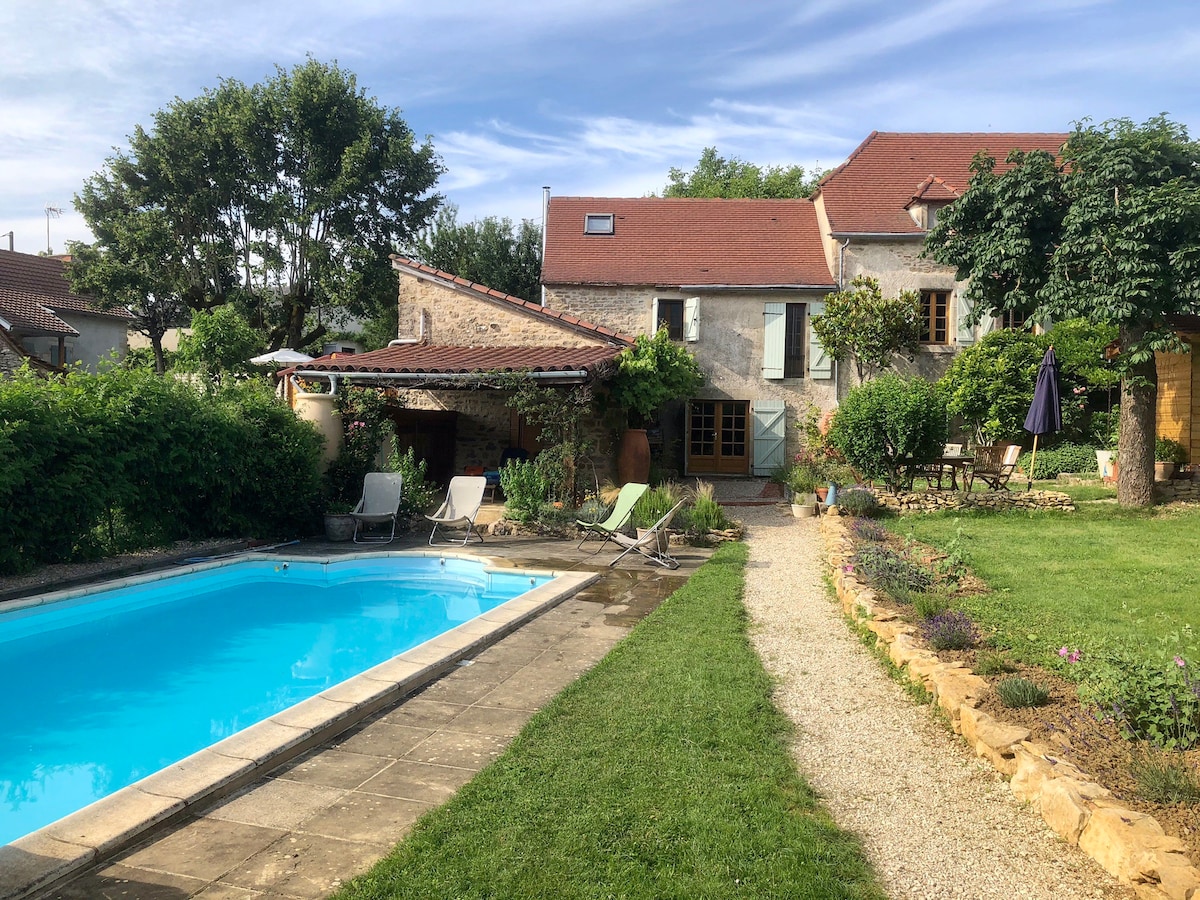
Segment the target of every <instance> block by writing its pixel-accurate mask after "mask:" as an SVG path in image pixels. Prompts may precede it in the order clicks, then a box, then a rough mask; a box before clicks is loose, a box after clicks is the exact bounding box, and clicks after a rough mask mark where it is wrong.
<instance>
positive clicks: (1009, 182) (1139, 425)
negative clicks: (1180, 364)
mask: <svg viewBox="0 0 1200 900" xmlns="http://www.w3.org/2000/svg"><path fill="white" fill-rule="evenodd" d="M1006 162H1007V163H1008V164H1009V168H1007V169H1006V170H1004V171H1002V172H997V170H996V161H995V160H994V159H992V158H990V157H987V156H983V155H981V156H979V157H977V158H976V160H975V161H974V163H973V175H972V178H971V182H970V186H969V187H968V189H967V191H966V193H965V194H964V195H963V196H962V197H961V198H960V199H959V200H957V201H956V202H955V203H954V204H953V205H952V206H951V207H950V208H949V209H947V210H946V211H944V212H943V213H942V215H941V216H939V219H938V224H937V226H936V227H935V228H934V229H933V230H932V231H931V232H930V234H929V236H928V238H927V242H926V246H927V251H926V252H928V253H929V254H930V255H932V256H933V257H934V258H935V259H937V260H938V261H939V262H942V263H945V264H948V265H952V266H955V267H956V268H957V270H958V277H959V278H960V279H966V278H969V279H970V285H969V287H968V288H967V291H966V296H967V298H968V300H970V301H971V302H972V303H973V311H974V315H975V316H976V317H980V316H982V315H991V314H994V313H996V312H997V311H1000V310H1006V309H1011V310H1019V311H1023V312H1031V313H1033V314H1034V315H1035V316H1036V317H1039V318H1044V317H1047V316H1049V317H1053V318H1055V319H1064V318H1074V317H1080V318H1086V319H1088V320H1089V321H1091V322H1094V323H1097V324H1108V325H1114V326H1116V327H1117V330H1118V345H1119V349H1120V353H1119V356H1118V358H1117V364H1118V367H1119V370H1120V372H1121V375H1122V381H1121V428H1120V443H1119V444H1118V450H1119V453H1120V461H1121V465H1120V468H1119V480H1118V484H1117V498H1118V500H1119V501H1120V502H1121V503H1122V504H1124V505H1131V506H1147V505H1149V504H1150V503H1152V502H1153V498H1152V486H1153V477H1154V439H1155V431H1154V428H1155V403H1156V399H1157V394H1158V373H1157V370H1156V368H1155V361H1154V354H1155V352H1156V351H1171V350H1178V349H1180V347H1181V345H1180V341H1179V338H1178V336H1177V335H1176V333H1175V331H1174V329H1173V328H1172V326H1171V323H1170V317H1171V316H1173V315H1176V314H1180V313H1196V312H1198V311H1200V145H1198V144H1196V143H1195V142H1193V141H1191V140H1189V138H1188V135H1187V130H1186V129H1185V128H1184V127H1183V126H1182V125H1179V124H1177V123H1174V122H1171V121H1169V120H1168V119H1167V118H1166V117H1164V116H1158V117H1155V118H1152V119H1150V120H1148V121H1147V122H1145V123H1144V124H1142V125H1137V124H1134V123H1133V122H1131V121H1130V120H1128V119H1117V120H1113V121H1110V122H1106V123H1104V124H1103V125H1100V126H1093V125H1089V124H1087V123H1080V124H1078V125H1076V127H1075V129H1074V131H1073V132H1072V133H1071V135H1070V137H1068V139H1067V142H1066V143H1065V144H1064V145H1063V148H1062V152H1061V153H1060V155H1059V157H1058V158H1054V157H1052V156H1050V154H1048V153H1046V152H1044V151H1031V152H1029V153H1021V152H1019V151H1014V152H1013V153H1011V154H1009V156H1008V158H1007V160H1006Z"/></svg>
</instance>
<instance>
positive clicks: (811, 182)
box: [663, 147, 825, 200]
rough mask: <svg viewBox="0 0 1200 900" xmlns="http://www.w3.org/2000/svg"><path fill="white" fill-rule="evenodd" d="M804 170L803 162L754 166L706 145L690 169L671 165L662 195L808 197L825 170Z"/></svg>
mask: <svg viewBox="0 0 1200 900" xmlns="http://www.w3.org/2000/svg"><path fill="white" fill-rule="evenodd" d="M806 174H807V173H806V172H805V171H804V167H803V166H757V165H755V164H754V163H748V162H745V161H743V160H740V159H738V158H737V157H736V156H733V157H730V158H729V159H726V158H725V157H723V156H718V155H717V148H716V147H705V148H704V151H703V152H702V153H701V154H700V161H699V162H697V163H696V167H695V168H694V169H692V170H691V171H690V172H689V171H685V170H683V169H676V168H672V169H671V171H670V175H669V177H670V183H669V184H668V185H667V186H666V187H665V188H664V189H663V196H664V197H719V198H724V199H745V198H763V199H768V200H787V199H791V198H796V197H807V196H808V195H809V194H811V193H812V192H813V191H814V190H815V189H816V187H817V182H818V181H820V180H821V178H822V176H823V175H824V174H825V173H824V172H814V173H813V174H812V175H811V176H809V177H805V176H806Z"/></svg>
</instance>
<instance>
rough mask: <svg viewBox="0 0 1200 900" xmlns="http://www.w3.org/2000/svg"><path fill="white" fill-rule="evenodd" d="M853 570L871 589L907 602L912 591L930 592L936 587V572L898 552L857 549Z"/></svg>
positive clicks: (880, 548)
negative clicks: (931, 588) (856, 571)
mask: <svg viewBox="0 0 1200 900" xmlns="http://www.w3.org/2000/svg"><path fill="white" fill-rule="evenodd" d="M854 568H855V569H856V570H858V572H859V573H861V574H862V576H863V577H864V578H865V579H866V580H867V581H868V582H869V583H870V584H871V585H872V586H874V587H875V588H877V589H879V590H881V591H884V592H886V593H888V594H891V595H892V596H893V597H897V599H900V600H906V599H907V597H908V595H909V594H911V593H913V592H919V591H927V590H929V588H930V587H931V586H932V585H933V573H931V572H930V571H929V570H928V569H926V568H924V567H923V566H921V565H918V564H917V563H915V562H913V561H912V560H910V559H908V558H907V557H905V556H902V555H901V554H899V553H897V552H896V551H895V550H891V549H889V548H887V547H881V546H878V545H874V544H872V545H868V546H866V547H860V548H859V549H858V552H857V553H855V554H854ZM897 595H899V596H897Z"/></svg>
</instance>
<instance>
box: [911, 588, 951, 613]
mask: <svg viewBox="0 0 1200 900" xmlns="http://www.w3.org/2000/svg"><path fill="white" fill-rule="evenodd" d="M912 605H913V611H914V612H915V613H916V614H917V615H918V616H920V617H921V618H922V619H932V618H933V617H934V616H940V615H941V614H942V613H944V612H945V611H946V610H948V609H949V608H950V598H949V597H947V596H946V595H945V594H939V593H938V592H937V591H926V592H925V593H923V594H915V595H914V596H913V598H912Z"/></svg>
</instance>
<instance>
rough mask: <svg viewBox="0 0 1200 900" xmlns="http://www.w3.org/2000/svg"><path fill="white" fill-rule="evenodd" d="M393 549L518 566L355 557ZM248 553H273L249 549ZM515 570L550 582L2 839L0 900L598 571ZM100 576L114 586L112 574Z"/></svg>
mask: <svg viewBox="0 0 1200 900" xmlns="http://www.w3.org/2000/svg"><path fill="white" fill-rule="evenodd" d="M393 556H398V557H414V556H417V557H445V558H454V559H468V560H471V561H475V562H478V561H481V560H483V561H484V564H485V567H490V568H494V569H506V570H511V569H513V568H516V567H514V566H511V565H506V564H504V563H506V562H507V561H497V560H494V559H492V558H490V557H486V556H483V557H481V556H476V555H473V554H468V553H455V552H445V551H439V550H408V551H404V550H393V551H373V552H367V553H362V554H354V555H353V558H363V557H393ZM248 558H251V559H270V558H276V557H273V556H271V555H267V554H253V555H249V556H248ZM278 558H289V559H290V558H291V557H278ZM348 558H350V557H344V556H334V557H330V558H328V559H321V558H316V557H306V561H315V562H321V561H324V562H333V561H337V560H338V559H342V560H345V559H348ZM236 560H237V558H234V559H233V560H220V561H214V562H211V563H202V564H199V565H197V566H187V567H183V568H181V569H174V570H167V572H168V574H171V575H174V574H183V573H184V572H187V571H192V570H194V569H198V568H210V567H214V566H218V565H226V564H228V563H229V562H230V561H236ZM498 562H500V564H499V565H498V564H497V563H498ZM521 570H522V571H528V572H530V573H531V574H536V575H549V576H552V577H553V579H554V580H553V581H551V582H548V583H547V584H543V585H539V586H538V587H535V588H534V589H532V590H530V591H526V592H525V593H523V594H520V595H519V596H517V597H514V598H513V599H511V600H507V601H505V602H504V603H502V604H500V605H499V606H497V607H495V608H493V609H491V610H489V611H487V612H485V613H482V614H480V615H479V616H476V617H474V618H472V619H469V620H468V621H466V622H464V623H462V624H461V625H457V626H455V627H454V628H452V629H450V630H449V631H447V632H444V633H443V634H441V635H438V636H437V637H434V638H431V639H430V640H428V641H425V642H424V643H421V644H418V645H417V646H416V647H413V648H412V649H410V650H406V651H405V652H404V653H401V654H398V655H397V656H394V657H392V658H391V659H389V660H386V661H385V662H382V663H379V664H378V665H376V666H372V667H371V668H370V669H367V670H366V671H364V672H361V673H359V674H358V675H355V676H353V677H351V678H348V679H346V680H345V681H342V682H340V683H338V684H336V685H333V686H332V687H330V688H327V689H326V690H324V691H322V692H321V693H319V694H316V695H314V696H312V697H310V698H308V699H307V700H302V701H300V702H299V703H297V704H295V705H293V706H290V707H288V708H287V709H285V710H282V711H280V712H279V713H276V714H275V715H273V716H269V717H268V718H266V719H264V720H262V721H261V722H257V723H255V724H254V725H251V726H248V727H247V728H245V729H242V730H241V731H239V732H237V733H235V734H232V735H230V736H229V737H227V738H224V739H222V740H221V741H218V742H217V743H215V744H212V745H210V746H208V747H205V748H204V749H202V750H198V751H196V752H195V753H193V754H191V755H190V756H187V757H185V758H184V759H182V760H180V761H178V762H176V763H173V764H172V765H169V766H167V767H165V768H163V769H160V770H158V771H157V772H154V773H153V774H151V775H148V776H146V777H145V778H142V779H140V780H139V781H136V782H134V783H133V784H131V785H128V786H127V787H124V788H121V789H120V790H118V791H116V792H114V793H112V794H110V795H108V796H107V797H102V798H101V799H99V800H97V801H95V802H93V803H91V804H89V805H88V806H86V807H84V808H83V809H81V810H78V811H76V812H74V813H70V814H69V815H67V816H64V817H63V818H61V819H58V820H57V821H55V822H52V823H51V824H49V825H46V826H44V827H43V828H39V829H38V830H37V831H34V832H31V833H30V834H27V835H25V836H24V837H21V838H18V839H17V840H15V841H13V842H11V843H9V844H5V845H0V900H21V898H26V897H29V896H31V895H33V894H35V893H37V892H41V891H45V890H49V889H50V888H52V887H53V886H54V885H55V884H56V883H58V882H60V881H62V880H64V879H66V878H68V877H69V876H71V875H73V874H75V873H76V872H78V871H79V870H80V869H82V868H84V867H85V866H88V865H92V864H95V863H97V862H100V861H102V860H105V859H108V858H110V857H112V856H114V855H116V854H117V853H118V852H119V851H122V850H124V849H127V848H128V847H129V846H130V845H132V844H133V843H134V842H135V841H136V840H138V839H139V838H141V837H142V836H144V835H145V833H146V832H148V831H149V830H151V829H152V828H155V827H157V826H162V825H168V824H170V823H172V822H173V821H176V820H178V819H181V818H183V817H184V816H186V815H188V814H190V813H191V812H193V811H194V810H195V809H196V808H197V807H198V806H201V805H204V804H206V803H210V802H212V801H214V800H217V799H220V798H222V797H224V796H228V795H230V794H232V793H234V792H235V791H237V790H240V789H241V788H243V787H245V786H247V785H248V784H250V783H252V782H253V781H255V780H257V779H258V778H259V777H261V776H262V775H263V774H264V773H265V772H266V771H268V770H269V769H272V768H275V767H276V766H278V765H281V764H282V763H284V762H287V761H288V760H291V759H294V758H296V757H297V756H300V755H302V754H303V753H306V752H307V751H309V750H311V749H313V748H314V747H317V746H319V745H320V744H322V743H325V742H326V741H328V740H329V739H331V738H333V737H334V736H336V735H338V734H340V733H341V732H343V731H346V730H347V729H349V728H350V727H352V726H353V725H355V724H357V723H358V722H361V721H362V720H363V719H366V718H367V717H369V716H371V715H373V714H374V713H376V712H378V711H379V710H381V709H383V708H385V707H386V706H389V705H391V704H393V703H395V702H397V701H399V700H400V699H402V698H403V697H405V696H407V695H409V694H411V693H413V692H414V691H416V690H417V689H419V688H421V687H424V686H425V685H426V684H429V683H430V682H432V681H434V680H435V679H437V678H438V677H440V676H442V675H444V674H445V673H446V672H448V671H449V670H450V669H452V668H453V667H454V666H455V665H456V664H457V663H459V662H460V661H461V660H464V659H467V658H469V657H471V656H473V655H475V654H477V653H478V652H479V651H481V650H483V649H484V648H486V647H488V646H490V645H491V644H494V643H496V642H497V641H499V640H500V639H501V638H504V637H506V636H507V635H509V634H511V633H512V632H513V631H515V630H517V629H518V628H520V627H521V626H522V625H524V624H526V623H528V622H530V621H532V620H533V619H535V618H537V617H538V616H539V615H541V614H542V613H544V612H546V611H547V610H549V609H551V608H553V607H554V606H557V605H558V604H559V603H561V602H563V601H564V600H566V599H568V598H569V597H572V596H574V595H575V594H576V593H578V592H579V591H580V590H582V589H583V588H585V587H587V586H589V585H591V584H593V583H594V582H596V581H597V580H599V579H600V577H601V574H600V573H598V572H580V571H571V570H562V571H560V570H547V569H524V568H522V569H521ZM161 577H164V576H163V575H162V574H161V573H157V572H156V573H151V574H149V575H141V576H132V577H129V578H122V579H116V583H118V584H122V585H123V584H125V583H141V582H145V581H152V580H157V579H159V578H161ZM104 584H105V585H106V586H108V587H111V586H112V584H111V583H109V582H105V583H104ZM54 593H55V594H64V595H68V596H74V595H78V594H79V593H81V592H80V591H76V590H68V591H59V592H54ZM83 593H86V591H84V592H83ZM60 599H67V597H65V596H64V597H61V598H60ZM44 602H47V601H42V602H41V603H36V604H35V603H31V604H29V605H31V606H33V605H42V603H44Z"/></svg>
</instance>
